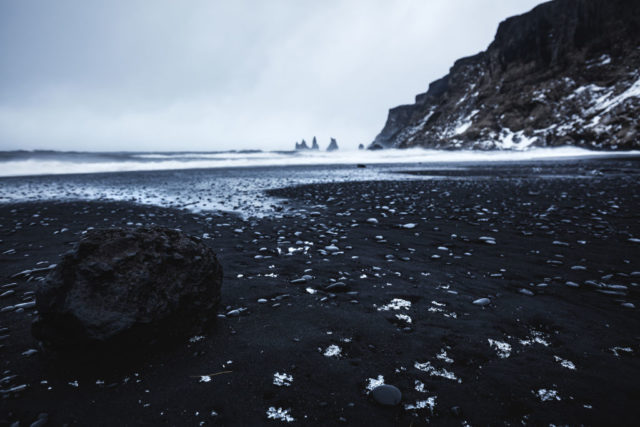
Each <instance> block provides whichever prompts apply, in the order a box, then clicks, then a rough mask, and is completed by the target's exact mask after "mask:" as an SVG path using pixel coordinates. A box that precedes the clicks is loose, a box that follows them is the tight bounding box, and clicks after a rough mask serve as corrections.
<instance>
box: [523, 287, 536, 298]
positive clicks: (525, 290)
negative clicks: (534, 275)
mask: <svg viewBox="0 0 640 427" xmlns="http://www.w3.org/2000/svg"><path fill="white" fill-rule="evenodd" d="M520 293H521V294H524V295H529V296H530V297H531V296H533V295H534V293H533V292H531V291H530V290H529V289H524V288H523V289H520Z"/></svg>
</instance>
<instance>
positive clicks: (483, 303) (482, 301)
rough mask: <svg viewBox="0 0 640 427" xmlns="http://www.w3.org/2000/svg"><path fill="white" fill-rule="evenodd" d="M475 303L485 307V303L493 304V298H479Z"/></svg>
mask: <svg viewBox="0 0 640 427" xmlns="http://www.w3.org/2000/svg"><path fill="white" fill-rule="evenodd" d="M473 303H474V304H475V305H479V306H481V307H484V306H485V305H489V304H491V300H490V299H489V298H478V299H477V300H475V301H473Z"/></svg>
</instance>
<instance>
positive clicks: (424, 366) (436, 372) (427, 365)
mask: <svg viewBox="0 0 640 427" xmlns="http://www.w3.org/2000/svg"><path fill="white" fill-rule="evenodd" d="M413 367H414V368H416V369H417V370H419V371H422V372H426V373H428V374H429V375H431V376H432V377H442V378H446V379H448V380H453V381H456V380H457V381H458V382H462V381H461V380H459V379H458V378H457V377H456V376H455V374H454V373H453V372H450V371H447V370H446V369H444V368H443V369H436V368H435V367H434V366H433V365H432V364H431V362H424V363H419V362H415V363H414V365H413Z"/></svg>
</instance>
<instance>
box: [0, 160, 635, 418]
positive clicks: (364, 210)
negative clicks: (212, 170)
mask: <svg viewBox="0 0 640 427" xmlns="http://www.w3.org/2000/svg"><path fill="white" fill-rule="evenodd" d="M638 170H639V169H638V161H637V160H633V159H625V160H597V161H595V160H594V161H565V162H548V163H544V164H533V163H519V164H513V163H511V164H493V165H484V166H478V165H476V166H475V167H468V168H459V167H450V168H443V167H438V168H433V169H429V170H427V168H425V169H424V170H414V171H413V172H412V173H413V174H414V176H418V177H419V176H423V177H424V178H425V179H424V180H415V181H384V182H382V181H375V182H350V183H334V184H323V185H307V186H298V187H290V188H283V189H279V190H272V191H271V195H273V196H277V197H280V198H282V199H283V200H285V202H284V204H283V206H284V208H283V209H282V211H281V212H280V214H279V215H276V216H273V217H267V218H262V219H256V218H247V219H242V218H241V217H239V216H236V215H233V214H228V213H224V212H210V213H207V212H204V213H200V214H195V213H191V212H189V211H187V210H184V209H168V208H159V207H153V206H141V205H135V204H130V203H123V202H100V201H93V202H85V201H69V202H56V203H54V202H38V203H22V204H4V205H0V354H1V355H2V357H1V361H0V364H1V371H2V372H1V375H0V393H1V399H0V425H14V423H16V422H19V423H20V424H19V425H30V424H31V423H34V422H36V423H40V424H36V425H45V423H47V422H48V423H49V424H50V425H63V424H68V425H115V424H118V425H263V424H268V423H278V424H279V423H291V424H294V425H295V424H298V425H336V424H341V423H343V424H345V425H414V426H417V425H425V424H427V423H429V422H431V423H437V424H446V425H465V423H468V424H471V425H487V424H495V423H503V422H506V423H509V424H516V423H517V424H520V423H524V424H534V425H540V424H545V425H548V424H550V423H553V424H556V425H562V424H571V425H577V424H584V425H606V424H616V425H634V424H635V423H636V421H637V419H638V416H640V411H639V409H638V407H637V401H638V399H639V398H640V394H639V388H638V384H637V383H638V378H640V359H639V358H638V355H639V354H640V333H639V331H640V314H639V311H638V307H640V292H639V291H640V288H639V285H638V284H639V283H640V262H639V260H638V252H639V251H638V250H639V248H640V221H638V208H639V207H640V192H639V190H638V186H637V180H638ZM129 178H130V179H134V178H135V175H134V174H131V175H129ZM112 226H116V227H125V228H134V229H135V228H139V227H151V226H163V227H169V228H179V229H181V230H182V231H183V232H185V233H187V234H189V235H192V236H196V237H198V238H199V239H200V240H201V241H202V242H203V243H204V244H206V245H207V246H209V247H211V248H212V249H213V251H214V252H215V253H216V256H217V257H218V260H219V261H220V263H221V264H222V266H223V267H224V279H223V286H222V300H221V303H220V305H219V308H218V311H217V313H216V317H217V318H216V320H215V322H214V324H213V325H212V326H211V327H210V328H209V329H207V330H205V331H204V332H203V333H202V334H199V335H194V336H191V337H189V338H185V339H184V341H183V342H181V343H179V344H178V345H176V346H172V347H168V348H166V349H163V351H154V352H149V353H145V354H131V357H130V358H122V360H118V361H116V362H117V363H114V364H112V365H109V366H93V365H91V364H89V363H87V364H82V363H80V364H76V365H65V364H59V363H57V362H54V361H51V360H49V359H48V358H47V357H46V355H45V354H44V353H43V352H42V351H41V350H40V349H39V347H38V346H37V343H36V340H35V339H34V338H33V337H32V335H31V324H32V321H33V319H34V317H35V313H34V310H35V302H34V294H35V290H36V287H37V286H38V284H40V283H41V282H42V281H43V280H44V277H45V276H46V275H47V274H48V273H49V272H50V270H52V268H53V267H52V265H53V264H57V263H59V262H60V260H61V256H62V254H63V253H65V252H67V251H68V250H69V249H70V248H71V245H72V244H73V243H74V242H76V241H78V240H79V239H80V237H81V236H82V233H83V232H85V231H86V230H88V229H90V228H104V227H112ZM380 384H389V385H393V386H395V387H397V389H398V390H399V391H400V392H401V401H400V403H399V404H397V405H393V406H381V405H380V404H378V403H376V401H375V400H374V396H372V393H370V391H371V390H372V389H373V388H374V387H376V386H378V385H380ZM394 397H395V395H394Z"/></svg>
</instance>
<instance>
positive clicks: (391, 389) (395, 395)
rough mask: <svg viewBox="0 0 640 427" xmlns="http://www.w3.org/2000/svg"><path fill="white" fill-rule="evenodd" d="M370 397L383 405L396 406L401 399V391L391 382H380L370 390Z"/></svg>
mask: <svg viewBox="0 0 640 427" xmlns="http://www.w3.org/2000/svg"><path fill="white" fill-rule="evenodd" d="M371 397H372V398H373V400H375V401H376V403H378V404H380V405H383V406H396V405H399V404H400V401H401V400H402V392H400V389H398V387H396V386H393V385H391V384H382V385H379V386H377V387H376V388H374V389H373V390H371Z"/></svg>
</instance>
